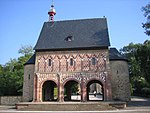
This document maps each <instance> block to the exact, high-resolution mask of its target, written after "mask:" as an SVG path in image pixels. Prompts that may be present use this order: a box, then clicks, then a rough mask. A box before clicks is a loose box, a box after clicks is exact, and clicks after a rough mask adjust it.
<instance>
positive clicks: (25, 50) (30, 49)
mask: <svg viewBox="0 0 150 113" xmlns="http://www.w3.org/2000/svg"><path fill="white" fill-rule="evenodd" d="M18 53H20V54H23V55H24V56H26V55H33V53H34V51H33V47H32V46H31V45H26V46H22V47H21V48H20V49H19V51H18Z"/></svg>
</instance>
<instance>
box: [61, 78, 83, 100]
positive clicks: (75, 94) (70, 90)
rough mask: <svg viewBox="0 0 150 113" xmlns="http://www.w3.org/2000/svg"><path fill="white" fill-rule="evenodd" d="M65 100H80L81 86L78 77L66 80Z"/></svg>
mask: <svg viewBox="0 0 150 113" xmlns="http://www.w3.org/2000/svg"><path fill="white" fill-rule="evenodd" d="M63 86H64V101H80V100H81V96H80V92H81V86H80V82H79V81H78V80H76V79H68V80H66V81H65V82H64V84H63Z"/></svg>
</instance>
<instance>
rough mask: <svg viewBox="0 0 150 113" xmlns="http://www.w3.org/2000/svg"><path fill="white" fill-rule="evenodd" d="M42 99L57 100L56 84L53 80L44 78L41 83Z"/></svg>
mask: <svg viewBox="0 0 150 113" xmlns="http://www.w3.org/2000/svg"><path fill="white" fill-rule="evenodd" d="M41 85H42V101H57V100H58V85H57V84H56V82H55V81H53V80H46V81H44V82H43V83H42V84H41Z"/></svg>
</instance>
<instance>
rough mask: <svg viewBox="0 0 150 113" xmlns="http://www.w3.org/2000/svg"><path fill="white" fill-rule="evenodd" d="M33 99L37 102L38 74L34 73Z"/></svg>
mask: <svg viewBox="0 0 150 113" xmlns="http://www.w3.org/2000/svg"><path fill="white" fill-rule="evenodd" d="M33 101H34V102H37V75H36V74H35V75H34V92H33Z"/></svg>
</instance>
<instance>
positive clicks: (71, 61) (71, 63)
mask: <svg viewBox="0 0 150 113" xmlns="http://www.w3.org/2000/svg"><path fill="white" fill-rule="evenodd" d="M70 66H73V59H72V58H71V59H70Z"/></svg>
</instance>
